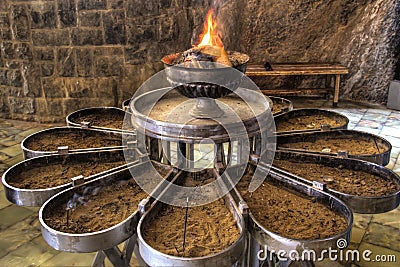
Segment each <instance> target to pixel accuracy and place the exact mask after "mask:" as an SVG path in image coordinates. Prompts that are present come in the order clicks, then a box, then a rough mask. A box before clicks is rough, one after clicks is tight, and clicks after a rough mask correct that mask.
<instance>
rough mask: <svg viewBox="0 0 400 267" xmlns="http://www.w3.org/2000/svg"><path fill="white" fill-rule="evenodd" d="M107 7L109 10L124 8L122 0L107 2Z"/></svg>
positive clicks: (109, 0)
mask: <svg viewBox="0 0 400 267" xmlns="http://www.w3.org/2000/svg"><path fill="white" fill-rule="evenodd" d="M108 7H109V8H110V9H119V8H123V7H124V0H108Z"/></svg>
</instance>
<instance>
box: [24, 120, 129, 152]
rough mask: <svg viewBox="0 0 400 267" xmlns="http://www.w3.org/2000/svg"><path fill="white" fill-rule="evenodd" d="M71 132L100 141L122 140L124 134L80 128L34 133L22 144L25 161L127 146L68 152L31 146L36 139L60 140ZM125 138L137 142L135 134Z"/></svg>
mask: <svg viewBox="0 0 400 267" xmlns="http://www.w3.org/2000/svg"><path fill="white" fill-rule="evenodd" d="M69 132H74V133H77V134H80V135H82V138H85V136H88V135H90V136H97V137H98V138H99V140H102V139H105V138H113V139H116V140H122V132H120V131H106V130H99V129H83V128H80V127H79V128H78V127H54V128H50V129H46V130H42V131H39V132H36V133H33V134H31V135H29V136H28V137H26V138H25V139H24V140H23V141H22V142H21V148H22V151H23V153H24V157H25V159H29V158H33V157H39V156H45V155H56V154H66V153H74V152H91V151H104V150H114V149H122V148H124V147H125V146H114V147H97V148H90V147H88V148H84V149H68V150H58V151H35V150H32V149H31V148H30V144H31V143H34V142H35V139H36V138H38V137H40V136H42V135H46V136H47V135H48V138H49V140H51V139H57V138H60V137H59V135H60V134H65V133H69ZM124 137H125V138H127V139H124V140H127V141H134V140H136V135H135V134H134V133H124Z"/></svg>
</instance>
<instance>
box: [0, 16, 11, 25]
mask: <svg viewBox="0 0 400 267" xmlns="http://www.w3.org/2000/svg"><path fill="white" fill-rule="evenodd" d="M0 25H1V26H2V27H10V19H9V17H8V12H0Z"/></svg>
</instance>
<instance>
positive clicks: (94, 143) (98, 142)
mask: <svg viewBox="0 0 400 267" xmlns="http://www.w3.org/2000/svg"><path fill="white" fill-rule="evenodd" d="M60 146H68V147H69V149H85V148H99V147H114V146H122V138H121V137H120V136H112V135H108V134H107V133H105V132H104V133H101V132H98V133H97V132H96V133H93V132H91V131H88V132H87V133H86V132H85V131H79V132H73V131H70V132H67V131H65V132H45V133H40V134H38V135H37V136H35V137H34V138H32V139H31V141H29V142H28V143H26V147H27V148H28V149H30V150H34V151H57V149H58V147H60Z"/></svg>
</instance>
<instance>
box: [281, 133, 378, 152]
mask: <svg viewBox="0 0 400 267" xmlns="http://www.w3.org/2000/svg"><path fill="white" fill-rule="evenodd" d="M279 147H282V148H290V149H301V150H308V151H315V152H325V153H337V152H338V150H347V151H348V152H349V154H350V155H375V154H380V153H383V152H384V151H386V149H385V148H384V147H382V146H380V145H379V144H377V143H375V142H374V140H368V141H367V140H357V139H351V138H349V137H346V138H344V137H343V138H329V139H328V138H324V139H317V140H315V141H314V142H294V143H284V144H279Z"/></svg>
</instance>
